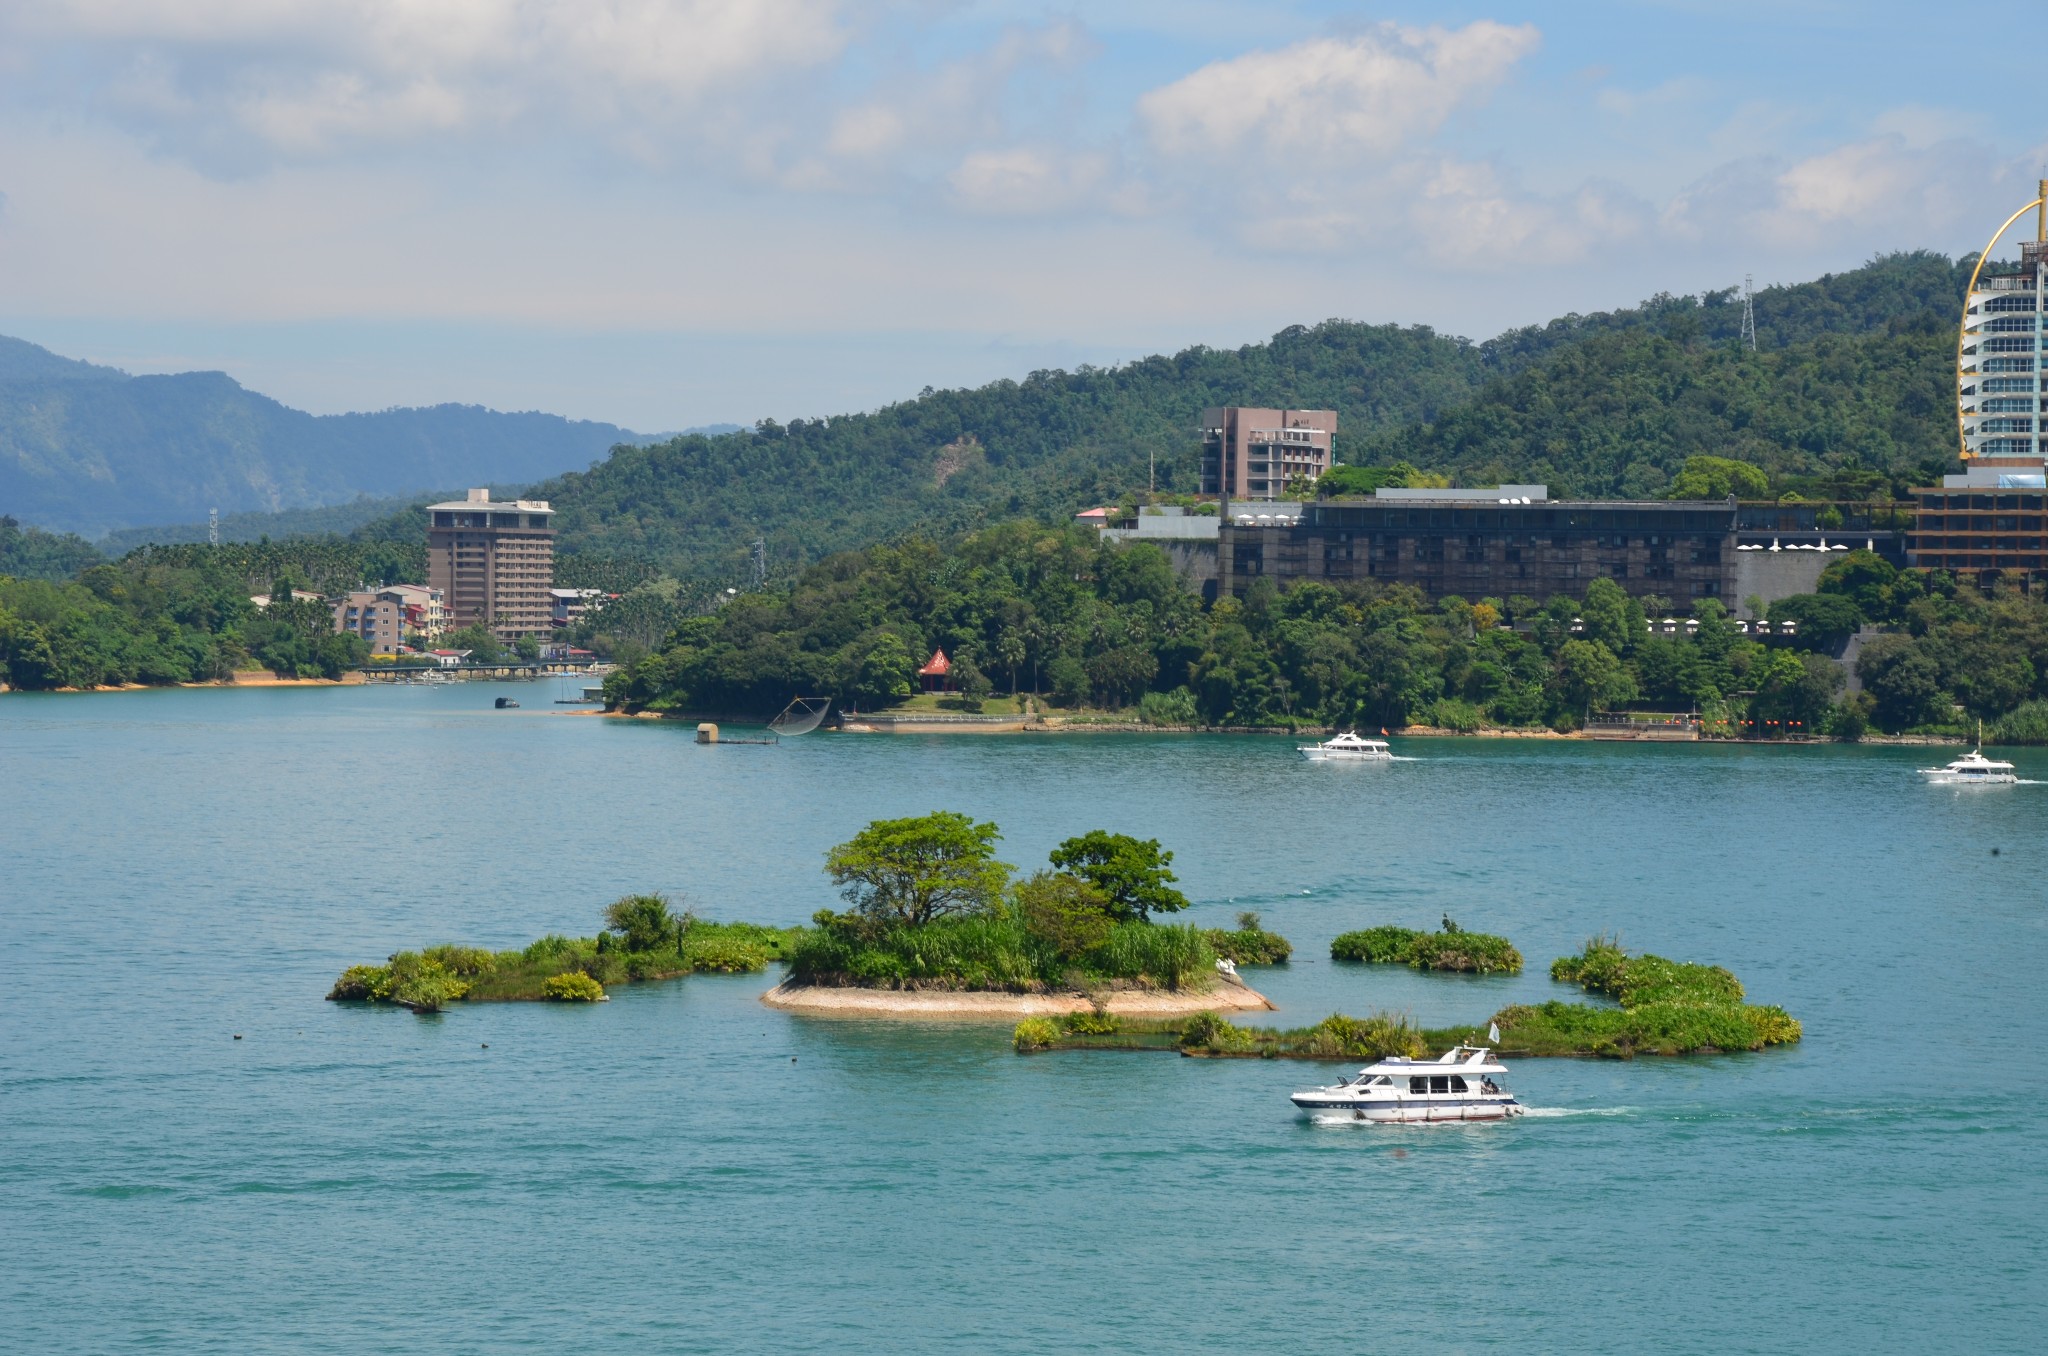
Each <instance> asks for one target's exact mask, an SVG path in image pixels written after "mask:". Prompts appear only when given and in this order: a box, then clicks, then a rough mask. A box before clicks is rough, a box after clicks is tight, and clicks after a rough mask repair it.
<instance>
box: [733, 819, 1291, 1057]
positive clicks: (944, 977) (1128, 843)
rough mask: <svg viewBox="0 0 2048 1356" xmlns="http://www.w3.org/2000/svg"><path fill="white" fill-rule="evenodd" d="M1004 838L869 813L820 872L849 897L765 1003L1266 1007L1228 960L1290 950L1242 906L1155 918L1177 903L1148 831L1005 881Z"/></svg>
mask: <svg viewBox="0 0 2048 1356" xmlns="http://www.w3.org/2000/svg"><path fill="white" fill-rule="evenodd" d="M1000 838H1001V834H1000V832H999V831H998V829H997V827H996V826H995V825H994V824H992V823H977V822H975V821H974V820H973V819H971V818H970V817H969V816H967V815H963V814H958V813H955V812H952V811H946V810H940V811H934V812H933V813H931V814H928V815H921V816H917V817H913V818H908V819H881V820H876V821H874V822H873V823H871V824H869V825H868V826H867V827H866V828H864V829H862V830H861V831H860V832H859V833H858V834H856V835H855V836H854V837H853V838H852V839H850V840H849V841H847V842H844V843H841V844H840V845H839V846H837V847H835V848H833V849H832V850H831V851H830V852H828V853H827V854H826V861H825V870H826V873H827V874H828V875H830V876H831V878H832V880H833V882H834V883H835V884H836V885H838V886H839V887H840V893H841V895H842V897H843V898H844V899H845V900H846V901H847V903H848V904H849V905H850V906H851V907H850V908H849V909H848V910H847V911H846V912H843V913H840V912H834V911H832V910H824V911H821V912H820V913H818V914H817V915H816V916H815V918H814V919H813V922H814V923H815V925H816V926H814V927H812V928H810V929H807V930H806V931H804V932H803V933H802V934H801V935H800V936H799V937H798V938H797V940H796V943H795V945H794V946H793V948H792V949H791V952H790V957H789V977H788V978H787V979H785V980H784V981H783V982H782V983H781V984H780V985H778V986H777V987H776V988H774V989H772V990H770V991H769V992H768V993H767V994H765V995H763V998H762V1001H763V1002H765V1003H767V1004H768V1005H769V1006H771V1007H776V1008H783V1009H786V1010H790V1011H796V1012H806V1013H819V1014H838V1015H848V1016H871V1017H942V1018H977V1017H985V1018H1011V1017H1030V1016H1047V1015H1058V1014H1063V1013H1098V1014H1117V1015H1130V1016H1145V1017H1152V1018H1166V1017H1175V1016H1186V1015H1189V1014H1192V1013H1196V1012H1201V1011H1205V1010H1224V1011H1243V1010H1264V1009H1269V1008H1271V1007H1272V1006H1273V1005H1272V1004H1271V1003H1269V1002H1267V1001H1266V999H1265V997H1264V996H1263V995H1261V994H1259V993H1258V992H1256V991H1255V990H1253V989H1252V988H1251V987H1250V986H1248V985H1246V984H1245V983H1244V981H1243V980H1241V979H1239V978H1238V977H1237V976H1236V974H1235V968H1236V964H1238V963H1244V964H1271V963H1277V962H1280V961H1284V960H1285V959H1286V958H1287V956H1288V955H1289V954H1290V953H1291V951H1292V948H1291V947H1290V946H1289V945H1288V943H1287V941H1286V939H1285V938H1281V937H1276V936H1274V935H1273V934H1271V933H1268V932H1266V931H1265V930H1264V928H1263V927H1262V926H1261V925H1260V922H1259V919H1258V918H1257V916H1256V915H1242V916H1240V918H1239V920H1238V923H1239V927H1238V930H1237V931H1236V932H1234V933H1233V932H1220V931H1213V930H1205V929H1202V928H1196V927H1191V926H1184V925H1174V924H1167V923H1160V922H1155V921H1154V920H1153V917H1152V915H1154V914H1158V913H1175V912H1178V911H1180V910H1182V909H1184V908H1186V907H1187V904H1188V901H1187V897H1186V896H1185V895H1183V894H1181V893H1180V892H1179V891H1178V890H1176V889H1174V888H1173V883H1174V881H1175V880H1176V879H1177V878H1176V877H1175V876H1174V874H1173V872H1172V870H1171V869H1170V868H1171V863H1172V861H1173V854H1172V853H1171V852H1168V851H1166V850H1165V849H1163V848H1161V847H1160V845H1159V843H1158V840H1156V839H1138V838H1133V837H1130V836H1129V835H1127V834H1120V833H1109V832H1107V831H1104V830H1101V829H1097V830H1094V831H1092V832H1089V833H1085V834H1082V835H1080V836H1079V837H1075V838H1069V839H1067V840H1066V841H1065V842H1063V843H1061V844H1060V845H1059V846H1058V847H1057V848H1055V849H1053V851H1052V854H1051V856H1050V858H1049V862H1048V869H1045V870H1040V871H1037V872H1034V873H1033V874H1032V875H1030V876H1028V877H1025V878H1023V879H1021V880H1013V879H1012V877H1011V873H1012V868H1011V867H1010V866H1009V865H1008V864H1007V863H1004V862H999V861H997V860H996V858H995V845H996V843H997V841H998V840H999V839H1000ZM1233 958H1236V959H1234V960H1233ZM1219 961H1223V962H1226V963H1225V964H1222V965H1219V963H1218V962H1219Z"/></svg>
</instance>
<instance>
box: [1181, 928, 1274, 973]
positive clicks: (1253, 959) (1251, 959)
mask: <svg viewBox="0 0 2048 1356" xmlns="http://www.w3.org/2000/svg"><path fill="white" fill-rule="evenodd" d="M1202 937H1203V939H1204V940H1205V941H1207V942H1208V943H1209V949H1210V950H1211V951H1214V952H1215V953H1216V954H1217V955H1219V956H1221V957H1223V958H1224V959H1226V960H1229V961H1233V962H1235V963H1236V964H1238V965H1285V964H1287V958H1288V957H1290V956H1292V955H1293V954H1294V943H1292V942H1290V941H1288V940H1287V939H1286V938H1285V937H1282V936H1281V935H1280V934H1279V933H1277V932H1268V931H1266V930H1265V929H1264V928H1260V927H1250V928H1239V929H1238V930H1237V931H1236V932H1225V931H1224V930H1223V929H1221V928H1208V929H1205V930H1204V931H1203V933H1202Z"/></svg>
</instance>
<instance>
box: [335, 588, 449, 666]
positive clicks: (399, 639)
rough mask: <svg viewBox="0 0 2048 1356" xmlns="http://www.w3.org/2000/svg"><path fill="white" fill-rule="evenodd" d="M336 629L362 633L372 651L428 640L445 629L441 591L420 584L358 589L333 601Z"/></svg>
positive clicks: (393, 650) (394, 650) (390, 651)
mask: <svg viewBox="0 0 2048 1356" xmlns="http://www.w3.org/2000/svg"><path fill="white" fill-rule="evenodd" d="M334 629H335V630H336V631H337V632H339V633H340V634H342V635H349V636H361V637H362V638H363V640H364V641H365V642H366V643H368V645H369V647H370V652H371V653H372V654H397V653H398V650H399V647H400V646H402V645H413V646H420V645H424V644H427V643H429V642H431V641H433V640H434V639H435V638H436V637H437V636H439V635H440V634H441V632H442V630H443V629H445V622H444V619H443V617H442V614H441V594H440V591H439V590H438V589H431V588H427V587H425V586H423V585H420V584H391V585H387V586H386V587H384V588H381V589H359V590H357V591H356V592H354V593H350V594H347V595H345V596H344V597H342V598H341V599H340V600H339V601H337V602H336V603H335V604H334Z"/></svg>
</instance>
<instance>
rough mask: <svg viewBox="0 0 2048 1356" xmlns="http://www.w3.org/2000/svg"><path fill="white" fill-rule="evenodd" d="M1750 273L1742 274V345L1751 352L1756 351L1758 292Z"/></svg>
mask: <svg viewBox="0 0 2048 1356" xmlns="http://www.w3.org/2000/svg"><path fill="white" fill-rule="evenodd" d="M1750 283H1751V278H1750V275H1749V274H1747V273H1745V274H1743V275H1742V346H1743V347H1744V348H1746V349H1748V350H1749V351H1750V352H1751V353H1754V352H1756V293H1755V292H1754V291H1752V290H1751V287H1750Z"/></svg>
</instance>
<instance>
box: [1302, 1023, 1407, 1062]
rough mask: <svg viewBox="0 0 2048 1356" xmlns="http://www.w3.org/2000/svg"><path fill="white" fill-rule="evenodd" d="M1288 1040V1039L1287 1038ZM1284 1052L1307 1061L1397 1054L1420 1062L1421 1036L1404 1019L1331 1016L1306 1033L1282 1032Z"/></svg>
mask: <svg viewBox="0 0 2048 1356" xmlns="http://www.w3.org/2000/svg"><path fill="white" fill-rule="evenodd" d="M1290 1037H1291V1038H1290ZM1282 1043H1283V1045H1284V1047H1285V1048H1286V1050H1287V1052H1288V1053H1290V1054H1295V1055H1303V1056H1307V1057H1310V1058H1330V1059H1362V1060H1368V1061H1372V1060H1382V1059H1390V1058H1392V1057H1394V1056H1396V1055H1400V1056H1404V1057H1406V1058H1408V1059H1420V1058H1421V1057H1422V1055H1423V1054H1424V1053H1425V1047H1424V1045H1423V1041H1422V1033H1421V1032H1420V1031H1418V1030H1416V1028H1415V1025H1414V1024H1413V1023H1412V1022H1410V1021H1409V1020H1408V1019H1407V1018H1406V1017H1400V1016H1395V1015H1392V1014H1389V1013H1384V1012H1376V1013H1374V1014H1373V1015H1372V1016H1370V1017H1346V1016H1345V1015H1344V1014H1342V1013H1332V1014H1331V1015H1329V1016H1328V1017H1325V1018H1323V1020H1322V1021H1320V1022H1318V1023H1316V1024H1315V1025H1314V1026H1312V1027H1310V1028H1309V1029H1308V1030H1307V1031H1306V1032H1305V1033H1298V1034H1297V1033H1284V1034H1283V1036H1282Z"/></svg>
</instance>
